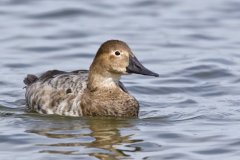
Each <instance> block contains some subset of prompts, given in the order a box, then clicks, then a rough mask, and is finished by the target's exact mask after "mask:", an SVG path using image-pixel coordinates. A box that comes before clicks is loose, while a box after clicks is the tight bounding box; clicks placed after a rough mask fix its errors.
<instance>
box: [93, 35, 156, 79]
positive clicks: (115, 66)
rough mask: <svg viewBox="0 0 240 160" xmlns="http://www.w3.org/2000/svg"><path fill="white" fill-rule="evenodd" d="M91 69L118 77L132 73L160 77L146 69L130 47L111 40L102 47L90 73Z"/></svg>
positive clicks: (121, 42)
mask: <svg viewBox="0 0 240 160" xmlns="http://www.w3.org/2000/svg"><path fill="white" fill-rule="evenodd" d="M91 69H95V70H98V71H99V72H101V73H103V74H108V75H115V76H117V77H118V76H121V75H126V74H131V73H135V74H142V75H148V76H155V77H158V76H159V75H158V74H157V73H154V72H152V71H150V70H149V69H147V68H146V67H144V66H143V65H142V64H141V63H140V62H139V60H138V59H137V58H136V56H135V55H134V54H133V52H132V51H131V49H130V48H129V46H128V45H127V44H126V43H125V42H123V41H119V40H109V41H106V42H104V43H103V44H102V45H101V46H100V48H99V49H98V51H97V54H96V56H95V58H94V61H93V63H92V65H91V67H90V71H91Z"/></svg>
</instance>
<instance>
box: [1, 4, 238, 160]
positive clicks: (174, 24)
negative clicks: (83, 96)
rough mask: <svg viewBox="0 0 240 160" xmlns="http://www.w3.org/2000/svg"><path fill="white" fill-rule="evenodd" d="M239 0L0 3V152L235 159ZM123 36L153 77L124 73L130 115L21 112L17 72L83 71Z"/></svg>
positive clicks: (6, 158) (7, 155) (5, 155)
mask: <svg viewBox="0 0 240 160" xmlns="http://www.w3.org/2000/svg"><path fill="white" fill-rule="evenodd" d="M239 8H240V2H239V1H237V0H211V1H209V0H201V1H192V0H181V1H177V0H161V1H160V0H159V1H154V0H132V1H128V0H121V1H120V0H118V1H110V0H106V1H98V0H92V1H77V0H68V1H63V0H62V1H54V0H41V1H37V0H35V1H34V0H21V1H19V0H2V1H1V2H0V22H1V23H0V35H1V36H0V68H1V69H0V75H1V76H0V88H1V89H0V142H1V143H0V159H2V160H12V159H17V160H25V159H26V158H27V159H37V160H43V159H44V160H45V159H48V160H53V159H54V160H55V159H59V160H61V159H63V160H65V159H69V160H72V159H93V160H96V159H104V160H106V159H145V160H154V159H156V160H159V159H161V160H169V159H171V160H175V159H184V160H203V159H218V160H226V159H227V160H238V159H240V158H239V157H240V151H239V147H240V137H239V133H240V131H239V130H240V125H239V120H240V109H239V107H240V94H239V93H240V87H239V86H240V76H239V75H240V65H239V61H240V53H239V52H240V40H239V37H240V32H239V27H240V21H239V18H240V10H239ZM108 39H120V40H123V41H126V42H127V43H128V44H129V45H130V47H131V48H132V50H133V51H134V53H135V55H137V57H138V59H139V60H140V61H142V63H143V64H144V65H145V66H147V67H148V68H149V69H151V70H153V71H155V72H157V73H159V74H160V77H159V78H155V77H146V76H140V75H131V76H125V77H123V79H122V81H123V82H124V84H125V85H126V87H127V88H128V90H129V91H130V93H131V94H132V95H134V96H135V97H136V98H137V99H138V100H139V101H140V104H141V111H140V117H139V118H138V119H108V118H71V117H61V116H45V115H39V114H34V113H26V112H25V111H24V89H23V87H24V84H23V82H22V80H23V78H24V77H25V75H26V74H28V73H34V74H35V73H36V74H40V73H42V72H44V71H46V70H48V69H61V70H68V71H69V70H76V69H87V68H88V66H89V65H90V63H91V62H92V58H93V56H94V54H95V52H96V50H97V49H98V47H99V45H100V44H101V43H102V42H104V41H106V40H108Z"/></svg>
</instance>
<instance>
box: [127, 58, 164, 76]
mask: <svg viewBox="0 0 240 160" xmlns="http://www.w3.org/2000/svg"><path fill="white" fill-rule="evenodd" d="M127 72H128V73H136V74H142V75H148V76H155V77H159V74H157V73H154V72H152V71H150V70H149V69H147V68H145V67H144V66H143V65H142V64H141V63H140V62H139V61H138V59H137V58H136V57H135V56H130V58H129V65H128V66H127Z"/></svg>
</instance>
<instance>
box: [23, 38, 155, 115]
mask: <svg viewBox="0 0 240 160" xmlns="http://www.w3.org/2000/svg"><path fill="white" fill-rule="evenodd" d="M129 73H137V74H143V75H150V76H158V74H156V73H154V72H151V71H150V70H148V69H146V68H145V67H144V66H142V64H141V63H140V62H139V61H138V60H137V58H136V57H135V56H134V55H133V53H132V51H131V49H130V48H129V47H128V45H127V44H126V43H125V42H122V41H119V40H110V41H107V42H105V43H103V44H102V45H101V47H100V48H99V50H98V51H97V54H96V56H95V58H94V60H93V62H92V64H91V66H90V69H89V71H86V70H76V71H73V72H65V71H59V70H51V71H47V72H46V73H44V74H42V75H41V76H40V77H37V76H35V75H27V77H26V78H25V79H24V83H25V84H26V85H27V86H26V96H25V97H26V104H27V107H28V109H29V110H31V111H36V112H39V113H43V114H59V115H67V116H112V117H137V116H138V111H139V103H138V101H137V100H136V99H135V98H134V97H133V96H131V95H130V94H128V92H127V90H126V88H125V87H124V86H123V84H122V83H121V82H120V78H121V75H124V74H129Z"/></svg>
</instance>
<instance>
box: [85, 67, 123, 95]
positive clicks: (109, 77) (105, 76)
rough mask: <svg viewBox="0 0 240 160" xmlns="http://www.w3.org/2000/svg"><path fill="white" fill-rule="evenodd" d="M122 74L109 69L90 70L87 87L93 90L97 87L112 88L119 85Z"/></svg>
mask: <svg viewBox="0 0 240 160" xmlns="http://www.w3.org/2000/svg"><path fill="white" fill-rule="evenodd" d="M120 78H121V75H119V74H113V73H109V72H107V71H103V72H99V71H98V72H95V71H94V70H90V72H89V76H88V84H87V87H88V89H90V90H91V91H94V90H96V89H111V88H116V87H118V83H119V80H120Z"/></svg>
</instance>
